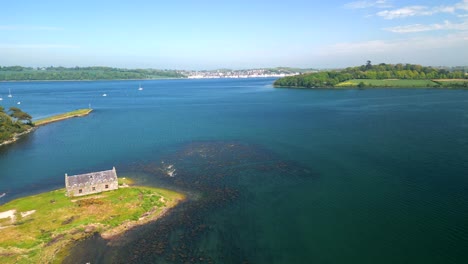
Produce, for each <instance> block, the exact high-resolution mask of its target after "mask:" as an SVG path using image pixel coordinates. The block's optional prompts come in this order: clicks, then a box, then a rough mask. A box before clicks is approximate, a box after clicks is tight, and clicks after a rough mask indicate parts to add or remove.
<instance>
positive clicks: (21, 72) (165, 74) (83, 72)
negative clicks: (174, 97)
mask: <svg viewBox="0 0 468 264" xmlns="http://www.w3.org/2000/svg"><path fill="white" fill-rule="evenodd" d="M183 77H185V76H184V75H182V74H180V73H178V72H177V71H175V70H154V69H120V68H111V67H73V68H65V67H45V68H31V67H21V66H8V67H1V66H0V81H34V80H51V81H52V80H115V79H124V80H125V79H160V78H183Z"/></svg>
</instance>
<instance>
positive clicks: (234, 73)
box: [179, 68, 317, 79]
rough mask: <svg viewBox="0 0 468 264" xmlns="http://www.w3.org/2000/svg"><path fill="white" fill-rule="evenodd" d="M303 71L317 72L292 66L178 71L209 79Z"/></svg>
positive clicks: (269, 75) (284, 75)
mask: <svg viewBox="0 0 468 264" xmlns="http://www.w3.org/2000/svg"><path fill="white" fill-rule="evenodd" d="M304 72H317V70H312V69H293V68H267V69H246V70H228V69H222V70H204V71H180V72H179V73H180V74H182V75H184V76H187V78H189V79H207V78H209V79H211V78H262V77H265V78H266V77H286V76H294V75H298V74H301V73H304Z"/></svg>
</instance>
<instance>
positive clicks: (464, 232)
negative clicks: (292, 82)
mask: <svg viewBox="0 0 468 264" xmlns="http://www.w3.org/2000/svg"><path fill="white" fill-rule="evenodd" d="M272 82H273V79H239V80H158V81H143V82H141V84H142V87H144V90H143V91H137V88H138V84H139V82H138V81H103V82H24V83H23V82H21V83H0V95H3V98H4V100H3V101H1V103H0V105H3V106H5V107H8V106H11V105H15V106H16V102H17V101H21V108H22V109H23V110H25V111H27V112H29V113H30V114H31V115H33V116H34V117H35V118H41V117H46V116H50V115H53V114H56V113H61V112H66V111H71V110H74V109H77V108H85V107H87V106H88V105H89V104H91V107H92V108H93V109H94V110H95V111H94V112H93V113H92V114H91V115H89V116H87V117H85V118H76V119H70V120H67V121H63V122H59V123H54V124H50V125H47V126H44V127H41V128H39V129H38V130H37V131H35V132H34V133H33V134H31V135H29V136H27V137H25V138H23V139H21V140H20V141H18V142H17V143H15V144H13V145H10V146H4V147H0V193H6V196H5V197H3V198H1V199H0V203H5V202H7V201H9V200H11V199H14V198H16V197H21V196H25V195H29V194H32V193H38V192H42V191H45V190H51V189H55V188H60V187H63V177H64V174H65V173H68V174H76V173H83V172H88V171H93V170H104V169H110V168H111V167H112V166H116V168H117V170H118V172H119V174H121V175H128V176H132V177H134V178H135V179H136V180H137V181H138V182H139V183H141V184H147V185H158V186H165V187H169V188H173V189H178V190H182V191H185V192H187V193H189V194H190V197H192V198H191V200H190V201H188V202H187V203H185V204H182V205H181V206H180V207H179V208H178V209H177V210H175V212H173V213H172V214H170V215H169V216H168V217H167V218H165V219H163V220H162V221H159V222H157V223H155V224H152V225H148V226H146V227H143V228H140V229H137V230H135V231H133V232H130V233H129V234H127V239H128V241H127V242H122V243H118V245H107V244H106V243H105V242H103V241H101V240H99V238H93V239H90V240H87V241H85V242H83V243H81V244H79V245H78V246H77V247H76V248H75V249H74V250H73V251H72V255H71V256H70V258H69V259H68V260H67V261H68V262H69V263H73V262H76V261H79V262H86V261H91V262H108V263H115V262H122V263H128V262H134V263H154V262H158V263H164V262H167V263H173V262H186V261H189V262H190V261H192V258H193V259H194V261H192V262H196V261H198V262H202V261H201V260H200V258H203V261H205V262H209V261H212V262H213V263H242V262H247V263H465V262H466V261H467V260H468V253H467V251H466V248H468V174H467V172H468V91H467V90H437V89H374V90H371V89H368V90H338V91H336V90H300V89H274V88H272V86H271V84H272ZM8 88H11V91H12V94H13V96H14V97H13V99H9V98H6V95H7V93H8ZM104 93H106V94H107V95H108V96H107V97H103V96H102V94H104ZM162 162H164V163H162ZM164 164H173V165H174V168H176V175H175V177H173V178H171V177H168V176H167V175H166V174H164ZM160 243H163V244H164V243H165V244H164V249H162V250H161V249H160V248H158V247H159V245H160ZM180 254H182V255H180Z"/></svg>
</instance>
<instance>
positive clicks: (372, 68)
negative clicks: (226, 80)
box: [274, 61, 468, 88]
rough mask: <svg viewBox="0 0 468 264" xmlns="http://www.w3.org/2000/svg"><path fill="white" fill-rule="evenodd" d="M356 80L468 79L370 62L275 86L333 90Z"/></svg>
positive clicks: (447, 72)
mask: <svg viewBox="0 0 468 264" xmlns="http://www.w3.org/2000/svg"><path fill="white" fill-rule="evenodd" d="M352 79H374V80H384V79H406V80H433V79H468V76H467V75H466V74H465V70H464V68H463V69H462V70H460V69H456V70H448V69H443V68H441V69H439V68H434V67H426V66H421V65H417V64H385V63H381V64H378V65H372V64H371V62H370V61H368V62H367V63H366V64H365V65H362V66H357V67H349V68H345V69H342V70H332V71H320V72H315V73H307V74H300V75H296V76H289V77H284V78H280V79H278V80H276V81H275V83H274V85H275V86H285V87H307V88H312V87H333V86H335V85H337V84H338V83H341V82H344V81H348V80H352Z"/></svg>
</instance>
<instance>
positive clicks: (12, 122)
mask: <svg viewBox="0 0 468 264" xmlns="http://www.w3.org/2000/svg"><path fill="white" fill-rule="evenodd" d="M92 111H93V109H91V108H86V109H78V110H75V111H71V112H67V113H63V114H58V115H54V116H51V117H46V118H43V119H39V120H37V121H35V122H33V121H32V117H31V116H30V115H29V114H28V113H25V112H23V111H22V110H21V109H19V108H17V107H10V109H9V110H8V113H7V112H5V109H4V108H3V107H1V106H0V146H3V145H7V144H10V143H13V142H15V141H17V140H18V139H19V138H21V137H22V136H24V135H26V134H28V133H30V132H32V131H34V129H36V128H37V127H39V126H43V125H46V124H50V123H53V122H58V121H62V120H65V119H69V118H74V117H82V116H86V115H89V114H90V113H91V112H92Z"/></svg>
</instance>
